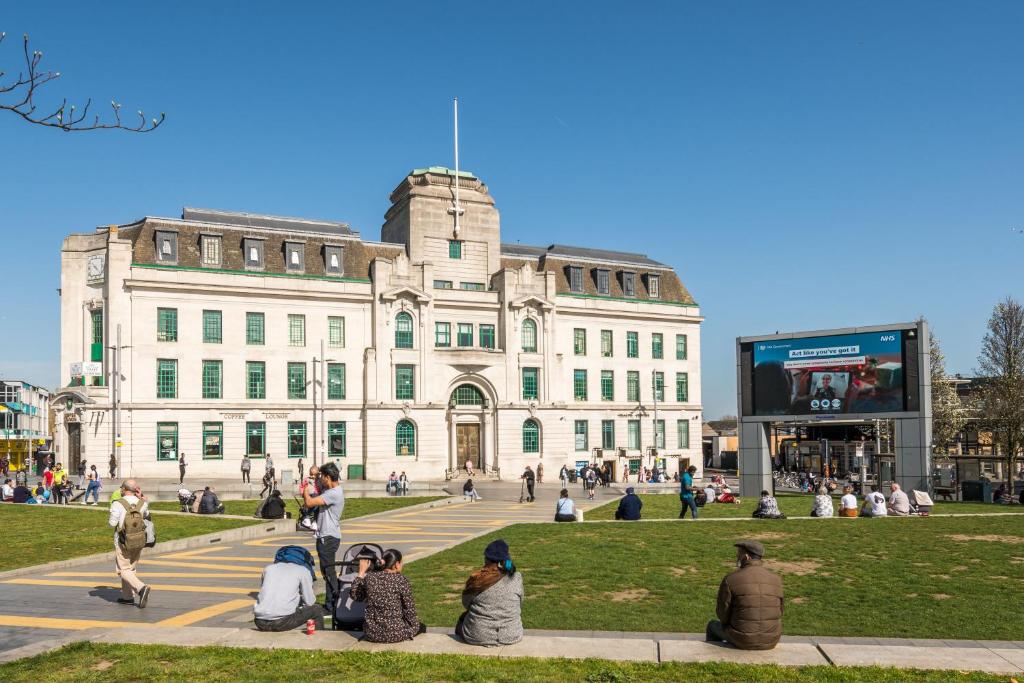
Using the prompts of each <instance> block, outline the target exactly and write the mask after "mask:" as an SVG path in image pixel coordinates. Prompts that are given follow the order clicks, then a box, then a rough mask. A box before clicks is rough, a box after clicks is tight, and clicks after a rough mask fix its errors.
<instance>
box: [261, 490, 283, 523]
mask: <svg viewBox="0 0 1024 683" xmlns="http://www.w3.org/2000/svg"><path fill="white" fill-rule="evenodd" d="M261 515H262V517H263V519H284V501H283V500H281V496H271V497H270V499H269V500H268V501H267V502H266V504H265V505H264V506H263V510H261Z"/></svg>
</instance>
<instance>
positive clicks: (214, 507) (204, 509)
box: [199, 486, 224, 515]
mask: <svg viewBox="0 0 1024 683" xmlns="http://www.w3.org/2000/svg"><path fill="white" fill-rule="evenodd" d="M223 512H224V503H222V502H220V498H218V497H217V494H216V493H214V491H213V488H212V487H210V486H207V487H206V488H205V489H203V497H202V498H201V499H200V500H199V514H201V515H219V514H221V513H223Z"/></svg>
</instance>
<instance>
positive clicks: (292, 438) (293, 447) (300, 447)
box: [288, 422, 306, 458]
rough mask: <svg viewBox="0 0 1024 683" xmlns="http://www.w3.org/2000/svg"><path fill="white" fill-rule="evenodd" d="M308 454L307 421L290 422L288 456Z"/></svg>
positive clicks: (297, 456)
mask: <svg viewBox="0 0 1024 683" xmlns="http://www.w3.org/2000/svg"><path fill="white" fill-rule="evenodd" d="M305 454H306V423H305V422H289V423H288V457H289V458H301V457H302V456H304V455H305Z"/></svg>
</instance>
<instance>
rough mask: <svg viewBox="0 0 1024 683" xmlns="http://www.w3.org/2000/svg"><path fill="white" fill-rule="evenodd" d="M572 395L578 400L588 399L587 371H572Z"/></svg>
mask: <svg viewBox="0 0 1024 683" xmlns="http://www.w3.org/2000/svg"><path fill="white" fill-rule="evenodd" d="M572 395H573V398H574V399H576V400H577V401H586V400H587V371H586V370H573V371H572Z"/></svg>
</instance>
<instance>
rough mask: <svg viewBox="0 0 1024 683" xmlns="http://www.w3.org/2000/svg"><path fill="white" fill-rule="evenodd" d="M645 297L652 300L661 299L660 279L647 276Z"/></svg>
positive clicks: (655, 276) (654, 276) (656, 276)
mask: <svg viewBox="0 0 1024 683" xmlns="http://www.w3.org/2000/svg"><path fill="white" fill-rule="evenodd" d="M647 295H648V296H650V297H651V298H652V299H658V298H660V297H661V277H660V276H658V275H648V276H647Z"/></svg>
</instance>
